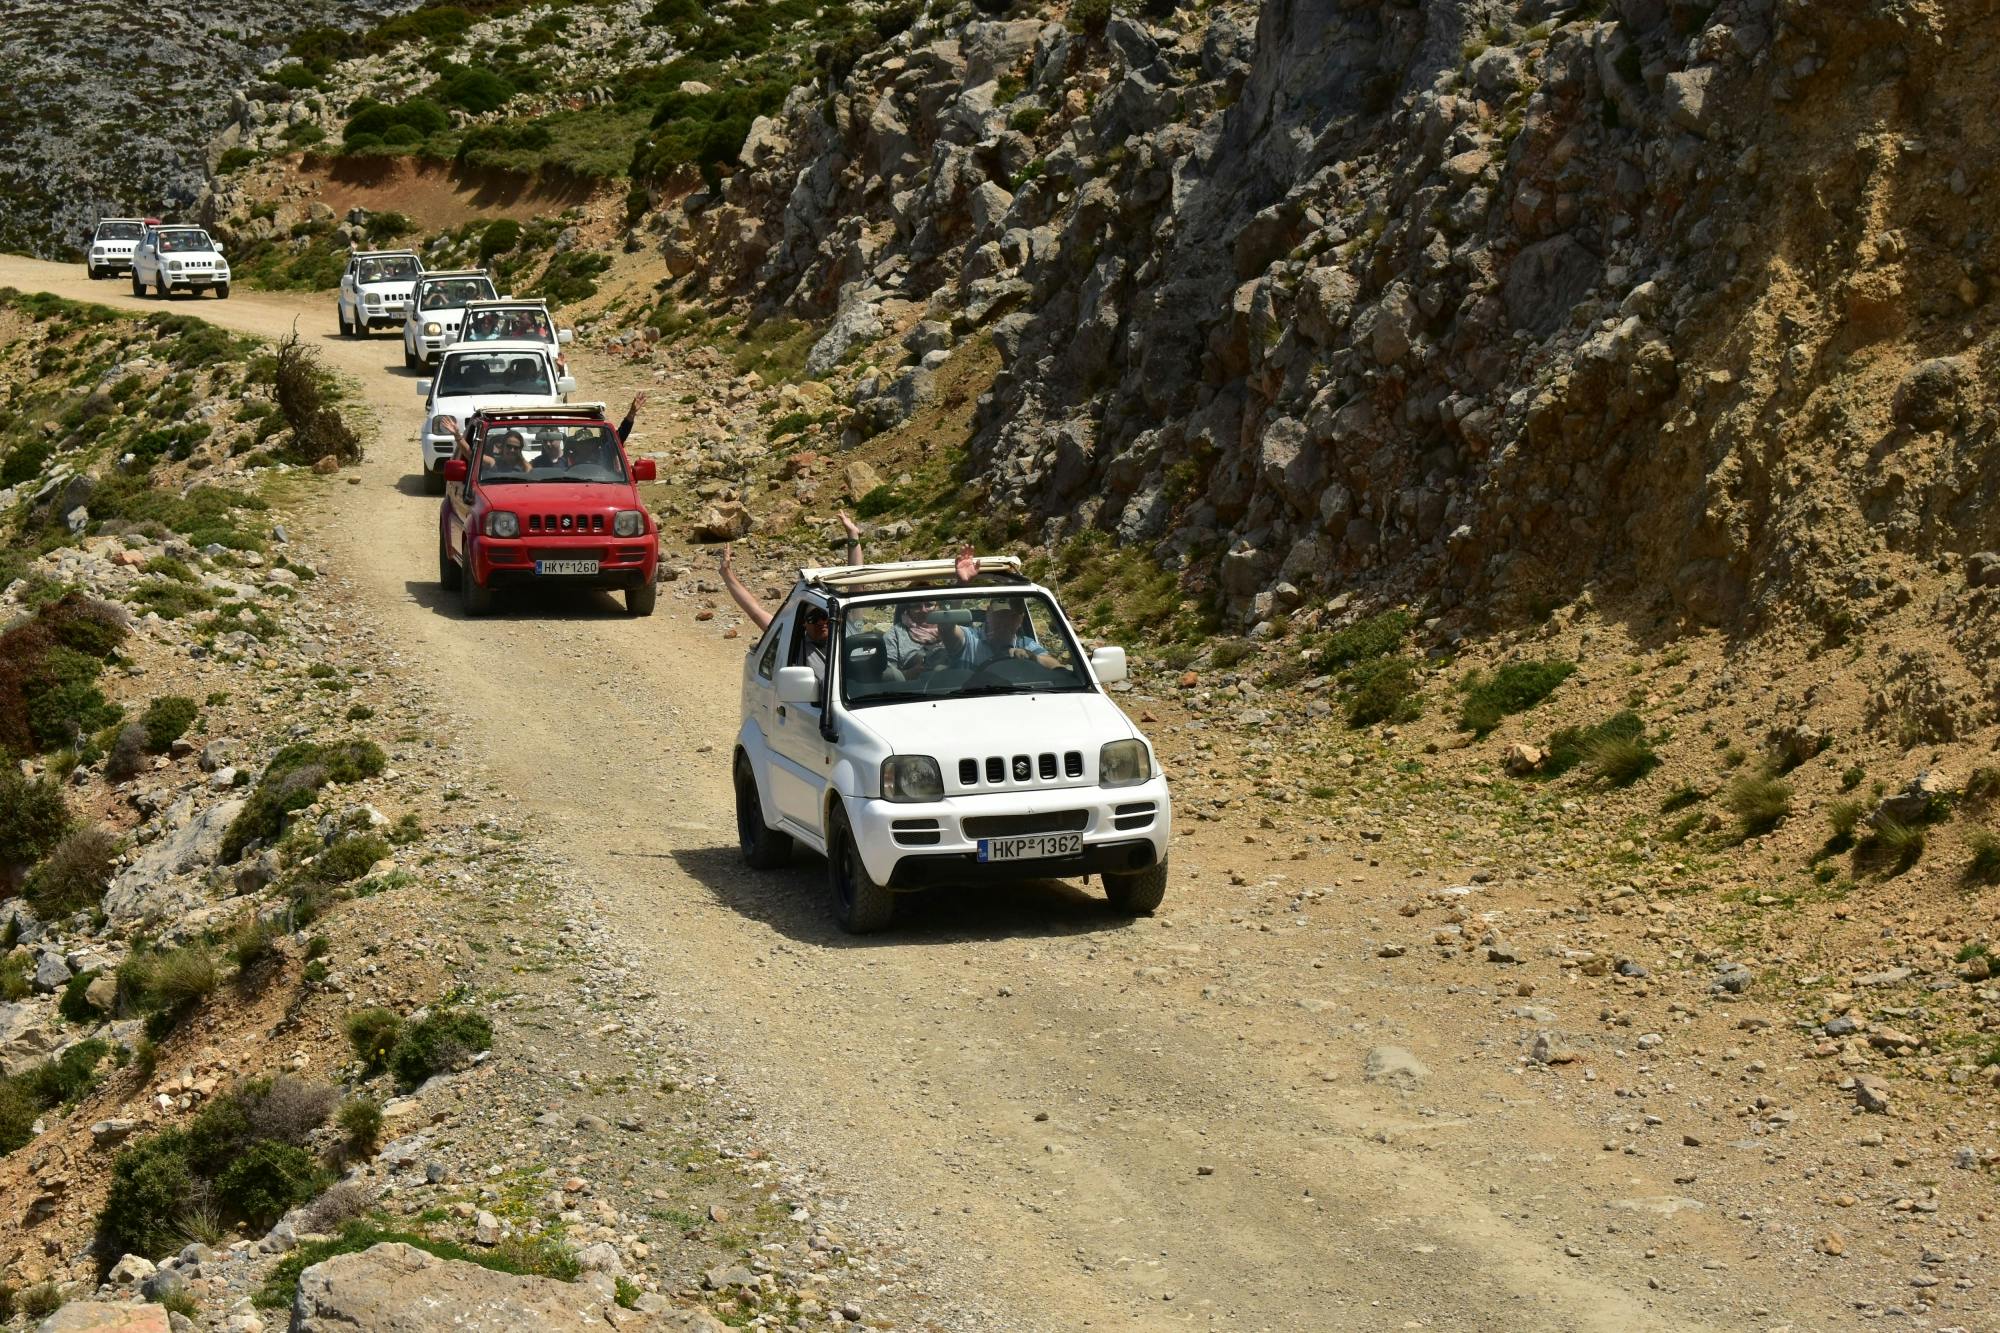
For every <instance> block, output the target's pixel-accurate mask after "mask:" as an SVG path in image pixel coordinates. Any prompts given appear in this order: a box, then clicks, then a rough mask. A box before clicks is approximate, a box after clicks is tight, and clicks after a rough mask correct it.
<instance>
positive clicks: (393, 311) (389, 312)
mask: <svg viewBox="0 0 2000 1333" xmlns="http://www.w3.org/2000/svg"><path fill="white" fill-rule="evenodd" d="M423 275H424V261H423V260H421V259H419V258H417V252H416V251H414V250H352V251H349V252H348V255H347V269H346V271H345V272H343V273H342V274H341V275H340V293H339V295H337V296H336V297H335V298H334V316H335V318H336V319H338V320H339V322H340V334H341V336H342V337H343V338H358V337H364V336H366V335H367V334H370V333H373V332H374V331H375V326H376V325H377V324H401V323H403V321H404V319H405V318H406V317H407V315H408V313H409V308H410V291H411V289H412V288H414V287H415V286H416V284H417V279H418V278H421V277H422V276H423Z"/></svg>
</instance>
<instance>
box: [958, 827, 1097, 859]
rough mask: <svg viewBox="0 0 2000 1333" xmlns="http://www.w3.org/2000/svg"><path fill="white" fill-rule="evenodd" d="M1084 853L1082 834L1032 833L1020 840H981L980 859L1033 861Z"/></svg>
mask: <svg viewBox="0 0 2000 1333" xmlns="http://www.w3.org/2000/svg"><path fill="white" fill-rule="evenodd" d="M1082 851H1083V835H1082V834H1081V833H1031V834H1028V835H1026V836H1025V837H1019V838H981V839H980V840H979V859H980V861H981V862H987V861H1033V860H1037V859H1039V858H1041V857H1044V856H1075V855H1077V854H1078V853H1080V852H1082Z"/></svg>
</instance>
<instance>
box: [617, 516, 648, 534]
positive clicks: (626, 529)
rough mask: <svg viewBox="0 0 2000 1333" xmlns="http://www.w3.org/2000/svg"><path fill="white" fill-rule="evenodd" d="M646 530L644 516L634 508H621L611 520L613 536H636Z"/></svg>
mask: <svg viewBox="0 0 2000 1333" xmlns="http://www.w3.org/2000/svg"><path fill="white" fill-rule="evenodd" d="M645 530H646V516H645V515H644V514H642V513H640V512H639V511H638V510H636V509H621V510H619V511H618V515H617V517H615V518H613V519H612V520H611V535H612V536H614V537H637V536H639V535H640V534H641V533H643V532H644V531H645Z"/></svg>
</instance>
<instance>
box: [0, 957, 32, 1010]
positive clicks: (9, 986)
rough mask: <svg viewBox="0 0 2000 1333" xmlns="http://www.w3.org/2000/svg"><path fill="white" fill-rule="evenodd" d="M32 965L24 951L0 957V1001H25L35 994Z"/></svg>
mask: <svg viewBox="0 0 2000 1333" xmlns="http://www.w3.org/2000/svg"><path fill="white" fill-rule="evenodd" d="M34 963H35V956H34V955H33V954H31V953H29V952H28V951H27V950H26V949H23V950H21V951H20V952H19V953H9V954H7V955H6V956H5V957H0V1000H10V1001H11V1000H25V999H27V998H28V997H29V996H30V995H33V994H34V993H35V982H34Z"/></svg>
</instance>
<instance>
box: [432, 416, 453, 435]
mask: <svg viewBox="0 0 2000 1333" xmlns="http://www.w3.org/2000/svg"><path fill="white" fill-rule="evenodd" d="M450 420H451V417H450V415H449V414H447V415H445V416H438V417H432V418H431V424H430V433H431V434H433V435H449V434H451V427H450V426H449V425H447V424H446V423H447V422H449V421H450Z"/></svg>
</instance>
